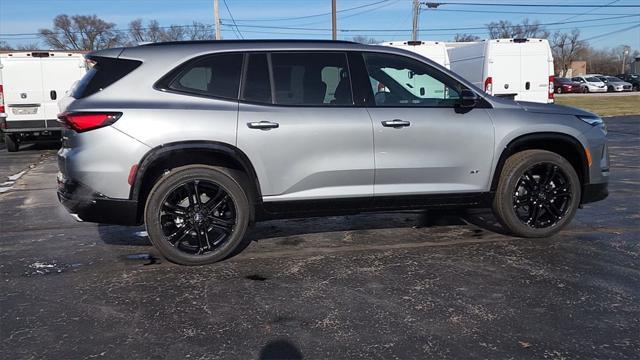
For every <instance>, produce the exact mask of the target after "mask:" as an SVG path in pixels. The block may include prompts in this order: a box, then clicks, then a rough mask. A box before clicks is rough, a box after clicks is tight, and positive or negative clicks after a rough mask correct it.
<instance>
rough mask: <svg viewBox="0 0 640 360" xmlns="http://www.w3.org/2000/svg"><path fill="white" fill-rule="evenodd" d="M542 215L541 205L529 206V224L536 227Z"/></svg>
mask: <svg viewBox="0 0 640 360" xmlns="http://www.w3.org/2000/svg"><path fill="white" fill-rule="evenodd" d="M539 217H540V207H539V206H530V207H529V218H528V219H527V224H529V225H530V226H533V227H535V226H536V223H537V222H538V218H539Z"/></svg>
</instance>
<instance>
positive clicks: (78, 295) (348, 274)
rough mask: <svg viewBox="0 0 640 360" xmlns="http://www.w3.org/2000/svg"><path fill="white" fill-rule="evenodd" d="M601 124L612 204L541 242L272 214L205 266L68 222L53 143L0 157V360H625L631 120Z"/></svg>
mask: <svg viewBox="0 0 640 360" xmlns="http://www.w3.org/2000/svg"><path fill="white" fill-rule="evenodd" d="M607 124H608V127H609V129H610V133H609V139H610V146H609V149H610V152H611V159H612V172H611V184H610V191H611V195H610V196H609V198H607V199H606V200H604V201H602V202H598V203H594V204H589V205H587V206H585V208H584V209H582V210H580V211H578V215H577V217H576V219H575V220H574V221H573V223H572V224H571V225H570V226H569V227H568V228H567V229H566V230H564V231H562V232H561V233H560V234H558V235H556V236H553V237H551V238H546V239H537V240H530V239H518V238H513V237H509V236H505V235H501V234H500V228H499V226H498V225H497V224H496V223H495V221H494V219H493V218H492V216H491V214H490V212H488V211H481V210H478V211H470V212H465V213H442V212H430V213H420V212H400V213H387V214H360V215H355V216H341V217H329V218H312V219H301V220H281V221H270V222H264V223H259V224H257V225H256V226H255V227H254V228H253V229H251V230H250V233H249V236H251V237H252V239H253V240H254V242H253V243H252V244H251V245H250V246H249V247H248V248H247V249H246V250H245V251H244V252H243V253H241V254H240V255H238V256H236V257H234V258H232V259H229V260H227V261H224V262H221V263H217V264H214V265H210V266H201V267H182V266H178V265H174V264H172V263H169V262H167V261H165V260H163V259H161V258H158V255H157V252H156V251H155V249H154V248H153V247H151V245H150V243H149V241H148V239H147V238H146V236H145V233H144V229H143V228H142V227H120V226H107V225H97V224H91V223H78V222H75V221H74V220H72V219H71V218H70V217H69V216H68V214H67V213H66V211H65V210H64V209H62V208H61V207H60V206H59V205H58V203H57V200H56V195H55V187H56V180H55V174H56V171H57V169H56V163H55V149H54V148H53V147H51V148H49V149H41V148H39V149H31V150H26V151H25V152H24V153H23V152H20V153H17V155H14V154H10V155H9V154H7V153H6V152H4V151H3V152H1V153H0V172H1V173H0V174H1V175H2V176H3V177H4V176H10V175H12V174H15V173H16V172H18V171H22V170H28V171H27V172H26V173H24V175H23V176H22V177H21V178H20V179H18V180H16V181H15V182H14V184H13V185H12V186H11V189H9V190H7V191H5V192H4V193H2V194H0V227H1V230H0V358H2V359H93V358H100V359H129V358H136V359H219V358H229V359H280V358H289V359H303V358H304V359H360V358H362V359H409V358H420V359H430V358H433V359H475V358H482V359H487V358H489V359H596V358H598V359H637V358H638V354H640V226H639V221H638V220H639V219H640V116H635V117H619V118H609V119H607ZM29 165H33V166H32V167H30V166H29ZM0 180H1V179H0ZM3 181H4V180H3Z"/></svg>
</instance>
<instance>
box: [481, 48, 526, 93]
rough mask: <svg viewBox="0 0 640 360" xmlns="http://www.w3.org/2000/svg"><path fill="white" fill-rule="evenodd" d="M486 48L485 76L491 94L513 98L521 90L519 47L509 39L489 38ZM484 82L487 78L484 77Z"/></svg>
mask: <svg viewBox="0 0 640 360" xmlns="http://www.w3.org/2000/svg"><path fill="white" fill-rule="evenodd" d="M490 41H491V42H490V43H489V44H488V49H487V60H486V61H487V68H488V71H487V78H488V77H491V89H492V92H491V94H492V95H495V96H501V97H508V98H513V96H515V95H517V94H519V93H520V91H521V87H520V84H521V83H522V81H521V77H520V74H521V63H520V47H519V46H516V44H514V43H513V42H511V41H510V39H500V40H490ZM484 81H485V83H486V82H487V79H486V78H485V80H484Z"/></svg>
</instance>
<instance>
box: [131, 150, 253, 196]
mask: <svg viewBox="0 0 640 360" xmlns="http://www.w3.org/2000/svg"><path fill="white" fill-rule="evenodd" d="M183 150H206V151H212V152H216V153H219V154H221V155H225V156H229V157H231V158H232V159H234V160H235V161H237V162H238V163H239V164H240V165H241V166H242V167H243V170H244V171H245V172H246V173H247V175H248V177H249V181H252V182H253V185H254V187H255V189H254V190H255V191H256V193H255V197H256V199H254V200H255V201H257V202H262V193H261V191H260V182H259V180H258V176H257V174H256V171H255V169H254V167H253V164H252V163H251V161H250V160H249V157H248V156H247V155H246V154H245V153H244V152H242V150H240V149H238V148H237V147H235V146H233V145H231V144H228V143H224V142H218V141H206V140H190V141H177V142H172V143H167V144H162V145H159V146H156V147H154V148H153V149H151V150H149V151H148V152H147V153H146V154H145V155H144V156H143V157H142V159H141V160H140V162H139V163H138V169H137V171H136V174H135V179H134V182H133V185H132V186H131V190H130V193H129V199H131V200H139V197H140V191H141V187H142V183H143V180H144V178H145V173H146V172H147V171H148V170H149V168H151V167H152V166H153V165H154V164H155V162H156V161H158V160H160V159H162V158H163V157H164V156H165V155H167V153H169V152H173V151H183Z"/></svg>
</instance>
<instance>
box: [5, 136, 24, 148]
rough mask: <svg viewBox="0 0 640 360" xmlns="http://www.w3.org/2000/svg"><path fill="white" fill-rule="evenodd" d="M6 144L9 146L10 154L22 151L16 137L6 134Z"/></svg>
mask: <svg viewBox="0 0 640 360" xmlns="http://www.w3.org/2000/svg"><path fill="white" fill-rule="evenodd" d="M4 143H5V144H7V151H8V152H16V151H18V150H20V143H19V142H18V139H17V137H16V136H14V135H9V134H4Z"/></svg>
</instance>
